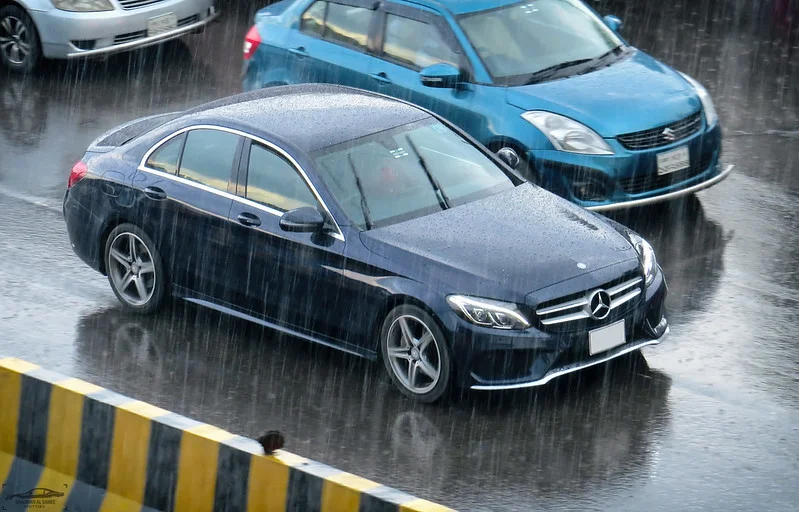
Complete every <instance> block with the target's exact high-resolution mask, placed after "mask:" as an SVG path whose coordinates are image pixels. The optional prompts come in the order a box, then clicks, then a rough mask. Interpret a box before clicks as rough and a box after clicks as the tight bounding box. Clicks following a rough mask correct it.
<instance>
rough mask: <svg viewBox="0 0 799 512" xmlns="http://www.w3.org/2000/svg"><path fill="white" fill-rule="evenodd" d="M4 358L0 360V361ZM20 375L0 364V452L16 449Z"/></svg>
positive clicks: (13, 451) (11, 453)
mask: <svg viewBox="0 0 799 512" xmlns="http://www.w3.org/2000/svg"><path fill="white" fill-rule="evenodd" d="M3 361H5V360H0V363H2V362H3ZM21 392H22V375H20V374H19V373H17V372H15V371H11V370H8V369H6V368H5V367H3V366H2V365H0V452H5V453H8V454H10V455H14V454H16V453H17V452H16V450H17V423H18V422H19V397H20V393H21Z"/></svg>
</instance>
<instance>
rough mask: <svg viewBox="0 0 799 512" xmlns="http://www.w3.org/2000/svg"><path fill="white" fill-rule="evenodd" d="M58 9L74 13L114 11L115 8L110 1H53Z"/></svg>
mask: <svg viewBox="0 0 799 512" xmlns="http://www.w3.org/2000/svg"><path fill="white" fill-rule="evenodd" d="M53 5H54V6H55V8H56V9H61V10H62V11H72V12H97V11H113V10H114V6H113V5H111V2H109V1H108V0H53Z"/></svg>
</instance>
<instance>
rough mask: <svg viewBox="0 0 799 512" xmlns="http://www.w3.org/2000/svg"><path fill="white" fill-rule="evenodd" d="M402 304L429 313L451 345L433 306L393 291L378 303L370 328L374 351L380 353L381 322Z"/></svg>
mask: <svg viewBox="0 0 799 512" xmlns="http://www.w3.org/2000/svg"><path fill="white" fill-rule="evenodd" d="M403 305H411V306H416V307H418V308H419V309H421V310H422V311H424V312H425V313H427V314H428V315H430V316H431V317H432V318H433V320H435V322H436V323H437V324H438V328H439V329H441V332H443V333H444V336H445V339H444V341H445V343H447V344H448V345H449V346H450V348H451V347H452V340H450V339H449V338H448V337H447V336H446V334H447V328H446V326H445V325H444V322H443V321H442V320H441V318H440V317H439V315H438V314H437V313H436V312H435V310H434V309H433V308H431V307H430V306H428V305H427V304H426V303H425V302H424V301H423V300H421V299H419V298H417V297H414V296H412V295H408V294H405V293H395V294H392V295H389V296H388V297H386V299H385V300H384V301H383V302H382V304H380V306H379V308H378V310H377V315H376V316H375V322H374V326H373V328H372V329H371V331H372V332H371V334H372V336H373V338H372V339H373V340H374V345H373V347H374V348H375V351H376V353H377V354H380V331H381V330H382V329H383V322H385V320H386V317H387V316H388V314H389V313H390V312H391V311H392V310H393V309H394V308H396V307H399V306H403Z"/></svg>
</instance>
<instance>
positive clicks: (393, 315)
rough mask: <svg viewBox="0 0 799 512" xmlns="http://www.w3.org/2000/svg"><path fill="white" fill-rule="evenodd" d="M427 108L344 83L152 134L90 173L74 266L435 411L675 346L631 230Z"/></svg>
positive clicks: (76, 227) (163, 121) (129, 304)
mask: <svg viewBox="0 0 799 512" xmlns="http://www.w3.org/2000/svg"><path fill="white" fill-rule="evenodd" d="M517 160H518V159H517V158H516V155H515V154H514V153H513V151H512V150H510V149H507V150H501V151H500V152H499V153H498V154H497V155H495V154H493V153H491V152H490V151H488V150H487V149H486V148H485V147H483V146H482V145H480V144H478V143H477V142H475V141H474V140H473V139H471V138H470V137H469V136H468V135H466V134H465V133H464V132H462V131H460V130H459V129H457V128H455V127H453V126H452V125H451V124H449V123H448V122H446V121H444V120H443V119H441V118H439V117H438V116H436V115H435V114H432V113H430V112H428V111H426V110H423V109H421V108H418V107H416V106H413V105H411V104H408V103H404V102H401V101H398V100H395V99H390V98H387V97H385V96H381V95H377V94H372V93H366V92H364V91H359V90H356V89H350V88H345V87H338V86H329V85H303V86H289V87H278V88H272V89H264V90H260V91H253V92H248V93H244V94H240V95H237V96H232V97H229V98H224V99H221V100H218V101H214V102H211V103H207V104H205V105H201V106H199V107H196V108H193V109H190V110H187V111H184V112H178V113H171V114H163V115H158V116H154V117H148V118H144V119H139V120H136V121H133V122H131V123H128V124H126V125H123V126H120V127H118V128H116V129H114V130H112V131H110V132H108V133H106V134H104V135H103V136H101V137H100V138H98V139H97V140H96V141H95V142H93V143H92V144H91V146H90V147H89V148H88V150H87V152H86V154H85V156H84V157H83V158H82V159H81V160H80V161H79V162H77V163H76V164H75V166H74V167H73V168H72V172H71V174H70V177H69V182H68V189H67V192H66V196H65V198H64V216H65V218H66V222H67V227H68V231H69V236H70V239H71V242H72V246H73V248H74V250H75V252H76V253H77V254H78V256H80V258H81V259H83V260H84V261H85V262H86V263H87V264H89V265H91V266H92V267H93V268H95V269H97V270H98V271H100V272H102V273H103V274H105V275H107V276H108V280H109V282H110V284H111V288H112V289H113V291H114V293H115V294H116V295H117V297H118V298H119V300H120V302H121V303H122V304H123V306H124V307H126V308H127V309H130V310H132V311H136V312H140V313H151V312H154V311H156V310H157V309H158V308H159V306H161V305H162V304H163V303H164V300H165V299H166V298H167V297H170V296H171V297H177V298H180V299H184V300H187V301H190V302H193V303H196V304H200V305H202V306H205V307H209V308H212V309H215V310H218V311H221V312H224V313H227V314H231V315H235V316H237V317H240V318H245V319H248V320H250V321H253V322H257V323H259V324H262V325H265V326H267V327H270V328H273V329H276V330H278V331H281V332H283V333H287V334H290V335H293V336H294V337H295V338H301V339H305V340H309V341H314V342H317V343H322V344H324V345H328V346H331V347H335V348H338V349H341V350H344V351H347V352H351V353H353V354H357V355H359V356H363V357H367V358H372V359H377V358H381V359H382V361H383V363H384V365H385V367H386V369H387V371H388V374H389V376H390V378H391V380H392V381H393V382H394V384H396V386H397V387H398V388H399V390H400V391H401V392H402V393H404V394H405V395H407V396H408V397H411V398H413V399H415V400H419V401H423V402H432V401H434V400H436V399H438V398H440V397H441V396H442V395H443V394H444V393H445V392H447V391H448V390H450V389H453V388H463V387H470V388H472V389H486V390H489V389H512V388H523V387H531V386H538V385H541V384H544V383H546V382H548V381H550V380H552V379H553V378H555V377H557V376H559V375H563V374H566V373H570V372H574V371H577V370H580V369H582V368H586V367H589V366H592V365H596V364H600V363H603V362H606V361H608V360H610V359H612V358H615V357H618V356H621V355H623V354H626V353H629V352H632V351H635V350H638V349H640V348H641V347H644V346H647V345H654V344H657V343H659V342H660V341H661V340H662V339H663V337H664V336H665V335H666V333H667V331H668V323H667V321H666V317H665V313H664V299H665V296H666V283H665V280H664V278H663V275H662V271H661V269H660V267H659V265H658V264H657V262H656V260H655V255H654V253H653V250H652V248H651V247H650V245H649V244H648V243H647V242H646V241H645V240H643V239H642V238H641V237H640V236H638V235H637V234H635V233H634V232H632V231H630V230H628V229H626V228H625V227H623V226H621V225H619V224H616V223H613V222H612V221H610V220H607V219H605V218H604V217H601V216H600V215H599V214H596V213H592V212H588V211H586V210H583V209H581V208H579V207H577V206H575V205H572V204H571V203H569V202H567V201H566V200H563V199H560V198H558V197H556V196H555V195H553V194H551V193H549V192H547V191H545V190H543V189H541V188H539V187H537V186H535V185H533V184H530V183H528V182H526V181H525V180H524V179H522V178H521V177H520V176H519V175H518V174H517V173H516V172H515V171H514V170H513V166H514V164H515V163H516V161H517Z"/></svg>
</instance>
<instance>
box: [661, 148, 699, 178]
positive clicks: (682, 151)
mask: <svg viewBox="0 0 799 512" xmlns="http://www.w3.org/2000/svg"><path fill="white" fill-rule="evenodd" d="M690 166H691V157H690V156H689V154H688V148H687V147H686V146H683V147H681V148H677V149H675V150H672V151H666V152H665V153H660V154H658V175H660V176H662V175H664V174H669V173H672V172H677V171H681V170H683V169H687V168H688V167H690Z"/></svg>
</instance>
